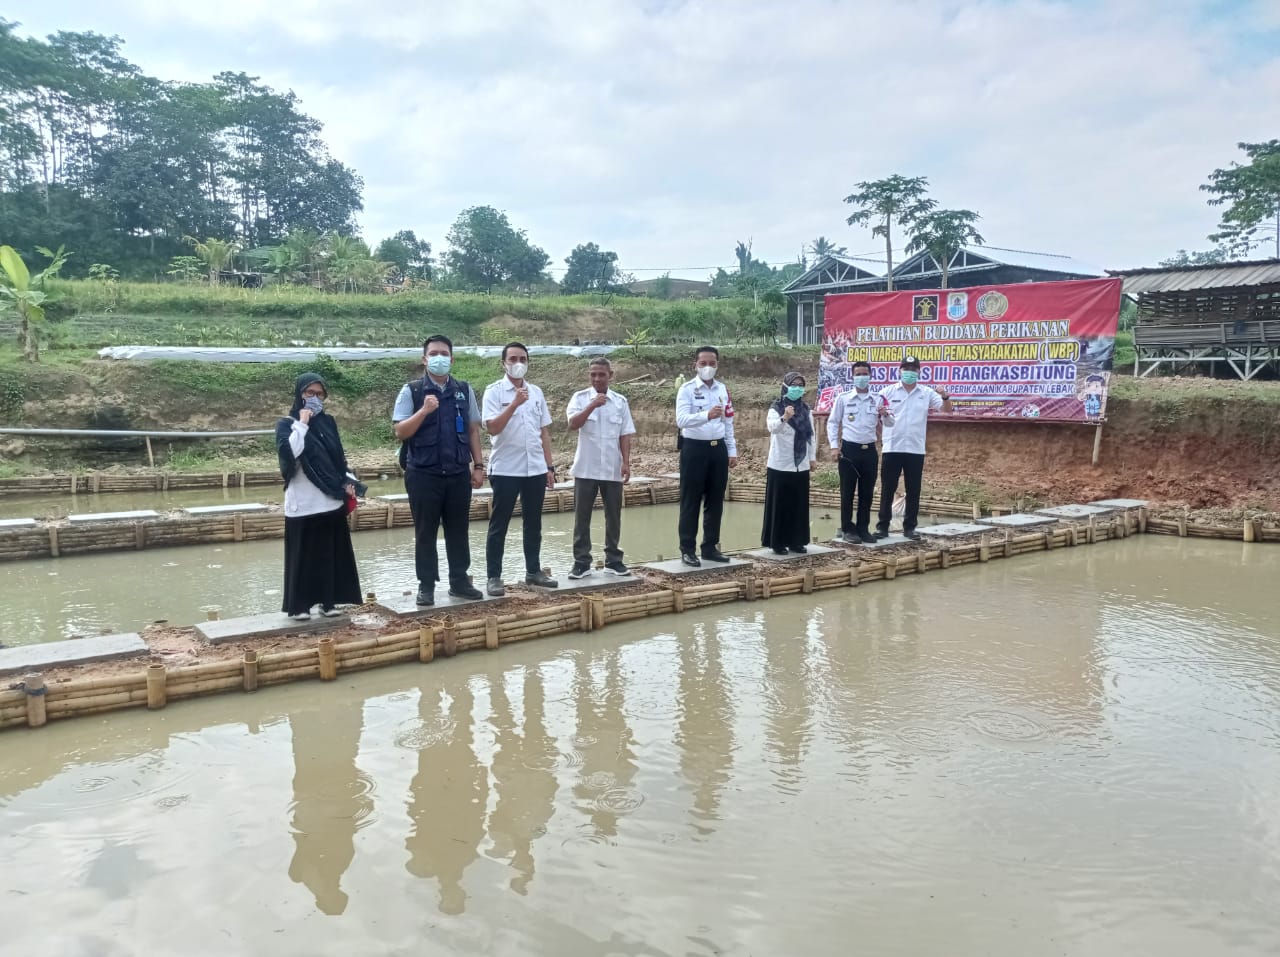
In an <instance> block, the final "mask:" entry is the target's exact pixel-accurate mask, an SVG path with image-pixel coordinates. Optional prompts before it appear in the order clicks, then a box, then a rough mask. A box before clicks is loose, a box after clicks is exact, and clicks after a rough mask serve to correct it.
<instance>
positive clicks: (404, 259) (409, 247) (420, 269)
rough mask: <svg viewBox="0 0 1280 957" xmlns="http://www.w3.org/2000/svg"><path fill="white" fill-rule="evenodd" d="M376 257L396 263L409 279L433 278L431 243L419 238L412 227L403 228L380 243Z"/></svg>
mask: <svg viewBox="0 0 1280 957" xmlns="http://www.w3.org/2000/svg"><path fill="white" fill-rule="evenodd" d="M373 255H374V258H376V259H381V260H383V261H384V262H389V263H392V264H394V265H395V267H396V270H397V271H398V272H399V273H400V275H402V276H404V277H406V278H408V279H430V278H431V244H430V243H429V242H427V241H426V240H421V239H418V237H417V236H416V235H415V234H414V232H413V230H412V229H402V230H400V231H399V232H398V233H396V234H395V235H394V236H388V237H387V238H386V239H384V240H383V241H382V242H380V243H378V248H377V249H376V250H375V251H374V254H373Z"/></svg>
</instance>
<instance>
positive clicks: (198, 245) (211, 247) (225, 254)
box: [183, 236, 240, 286]
mask: <svg viewBox="0 0 1280 957" xmlns="http://www.w3.org/2000/svg"><path fill="white" fill-rule="evenodd" d="M183 239H185V240H186V241H187V242H189V243H190V244H191V245H192V247H193V248H194V249H195V251H196V255H197V256H199V257H200V258H201V259H202V260H204V264H205V265H206V266H208V267H209V283H210V285H214V286H216V285H217V284H218V273H220V272H222V270H224V269H226V268H227V266H228V265H229V264H230V263H231V262H232V261H233V260H234V259H235V258H236V253H238V252H240V245H239V244H238V243H229V242H227V241H225V240H222V239H206V240H205V241H204V242H200V240H198V239H196V238H195V237H194V236H184V237H183Z"/></svg>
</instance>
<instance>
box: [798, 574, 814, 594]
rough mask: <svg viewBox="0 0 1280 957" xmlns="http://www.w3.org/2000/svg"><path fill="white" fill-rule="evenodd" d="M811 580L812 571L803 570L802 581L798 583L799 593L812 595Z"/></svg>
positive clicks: (812, 576)
mask: <svg viewBox="0 0 1280 957" xmlns="http://www.w3.org/2000/svg"><path fill="white" fill-rule="evenodd" d="M813 579H814V574H813V569H812V568H806V569H805V570H804V580H803V581H801V582H800V591H801V593H802V594H805V595H812V594H813Z"/></svg>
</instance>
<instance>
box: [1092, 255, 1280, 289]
mask: <svg viewBox="0 0 1280 957" xmlns="http://www.w3.org/2000/svg"><path fill="white" fill-rule="evenodd" d="M1112 275H1114V276H1121V277H1123V278H1124V291H1125V293H1126V294H1127V295H1130V296H1137V295H1140V294H1142V293H1144V292H1189V291H1191V290H1194V289H1221V288H1224V287H1230V286H1261V285H1264V284H1267V283H1273V282H1280V259H1266V260H1260V261H1257V262H1236V263H1214V264H1210V265H1206V266H1180V267H1175V268H1171V269H1134V270H1128V271H1116V272H1114V273H1112Z"/></svg>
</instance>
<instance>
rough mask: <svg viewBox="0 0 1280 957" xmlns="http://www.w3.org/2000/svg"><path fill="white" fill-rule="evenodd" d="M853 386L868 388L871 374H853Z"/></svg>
mask: <svg viewBox="0 0 1280 957" xmlns="http://www.w3.org/2000/svg"><path fill="white" fill-rule="evenodd" d="M853 387H854V388H855V389H869V388H871V376H869V375H856V376H854V377H853Z"/></svg>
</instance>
